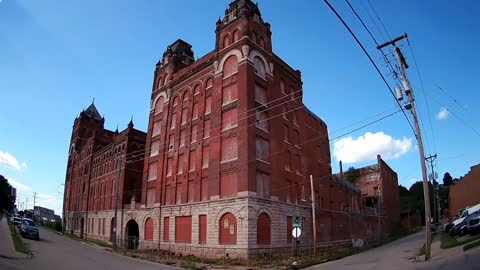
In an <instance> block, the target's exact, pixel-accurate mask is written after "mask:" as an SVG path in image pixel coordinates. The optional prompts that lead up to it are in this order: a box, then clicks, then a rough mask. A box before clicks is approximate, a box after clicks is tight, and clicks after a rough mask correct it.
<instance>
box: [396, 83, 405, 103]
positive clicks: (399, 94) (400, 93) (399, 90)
mask: <svg viewBox="0 0 480 270" xmlns="http://www.w3.org/2000/svg"><path fill="white" fill-rule="evenodd" d="M395 94H396V95H397V100H399V101H402V100H403V93H402V88H400V86H399V85H398V84H397V86H395Z"/></svg>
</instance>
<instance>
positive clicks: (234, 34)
mask: <svg viewBox="0 0 480 270" xmlns="http://www.w3.org/2000/svg"><path fill="white" fill-rule="evenodd" d="M238 35H239V34H238V30H235V31H233V43H235V42H237V41H238Z"/></svg>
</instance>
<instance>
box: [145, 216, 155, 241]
mask: <svg viewBox="0 0 480 270" xmlns="http://www.w3.org/2000/svg"><path fill="white" fill-rule="evenodd" d="M153 227H154V226H153V220H152V219H151V218H147V220H146V221H145V240H153Z"/></svg>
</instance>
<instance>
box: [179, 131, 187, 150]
mask: <svg viewBox="0 0 480 270" xmlns="http://www.w3.org/2000/svg"><path fill="white" fill-rule="evenodd" d="M186 139H187V130H186V129H184V130H182V131H180V147H183V146H185V140H186Z"/></svg>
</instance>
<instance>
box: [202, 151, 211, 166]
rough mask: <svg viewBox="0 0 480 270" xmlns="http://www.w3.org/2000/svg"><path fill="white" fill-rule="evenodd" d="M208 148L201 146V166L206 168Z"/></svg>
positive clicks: (208, 155)
mask: <svg viewBox="0 0 480 270" xmlns="http://www.w3.org/2000/svg"><path fill="white" fill-rule="evenodd" d="M209 150H210V149H209V148H208V147H203V149H202V168H208V161H209V159H210V151H209Z"/></svg>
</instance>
